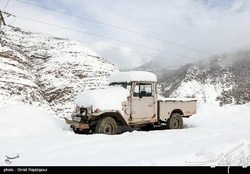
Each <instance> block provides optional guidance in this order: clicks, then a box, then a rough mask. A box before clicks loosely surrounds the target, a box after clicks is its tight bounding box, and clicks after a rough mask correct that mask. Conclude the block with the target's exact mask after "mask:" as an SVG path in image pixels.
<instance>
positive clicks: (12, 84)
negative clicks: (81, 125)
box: [0, 27, 118, 116]
mask: <svg viewBox="0 0 250 174" xmlns="http://www.w3.org/2000/svg"><path fill="white" fill-rule="evenodd" d="M0 41H1V47H0V88H1V92H0V98H1V101H0V105H2V106H3V105H13V104H22V103H26V104H32V105H37V106H41V107H43V108H45V109H47V110H50V111H51V112H55V113H57V114H58V115H60V116H65V115H67V116H68V115H69V114H70V112H71V111H72V109H73V100H74V97H75V95H76V94H77V93H79V92H81V91H83V90H85V89H95V88H102V87H103V86H105V85H107V82H108V80H107V77H108V76H109V75H111V74H114V73H117V72H118V69H117V68H116V67H114V65H112V64H111V63H109V62H108V61H107V60H106V59H104V58H102V57H100V56H99V55H98V54H96V53H94V52H93V51H91V50H89V49H87V48H86V47H84V46H82V45H81V44H80V43H77V42H73V41H70V40H67V39H62V38H57V37H53V36H49V35H46V34H41V33H32V32H27V31H22V30H21V29H19V28H14V27H7V28H4V31H2V32H1V40H0Z"/></svg>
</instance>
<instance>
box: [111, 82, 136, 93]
mask: <svg viewBox="0 0 250 174" xmlns="http://www.w3.org/2000/svg"><path fill="white" fill-rule="evenodd" d="M109 86H117V87H123V88H125V89H128V90H129V91H130V89H131V83H127V82H113V83H110V84H109Z"/></svg>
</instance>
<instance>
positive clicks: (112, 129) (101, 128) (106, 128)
mask: <svg viewBox="0 0 250 174" xmlns="http://www.w3.org/2000/svg"><path fill="white" fill-rule="evenodd" d="M95 132H96V133H102V134H107V135H114V134H117V123H116V121H115V120H114V119H113V118H112V117H104V118H102V119H100V120H99V121H98V122H97V125H96V128H95Z"/></svg>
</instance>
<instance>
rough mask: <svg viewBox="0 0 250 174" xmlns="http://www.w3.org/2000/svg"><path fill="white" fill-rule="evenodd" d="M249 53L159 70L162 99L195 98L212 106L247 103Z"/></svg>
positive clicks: (249, 79)
mask: <svg viewBox="0 0 250 174" xmlns="http://www.w3.org/2000/svg"><path fill="white" fill-rule="evenodd" d="M249 74H250V50H247V49H246V50H239V51H236V52H233V53H228V54H224V55H222V56H220V57H218V56H215V57H212V58H210V59H208V60H206V61H203V62H200V63H196V64H187V65H185V66H182V67H180V68H178V69H175V70H172V71H171V70H169V69H168V70H166V71H165V72H164V71H162V72H161V75H160V76H159V82H160V89H161V92H162V94H163V95H164V96H165V97H195V98H197V99H198V101H199V103H207V104H213V105H217V106H218V105H220V106H222V105H225V104H244V103H247V102H249V101H250V76H249Z"/></svg>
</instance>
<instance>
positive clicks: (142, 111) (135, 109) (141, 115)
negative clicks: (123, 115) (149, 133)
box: [131, 82, 156, 123]
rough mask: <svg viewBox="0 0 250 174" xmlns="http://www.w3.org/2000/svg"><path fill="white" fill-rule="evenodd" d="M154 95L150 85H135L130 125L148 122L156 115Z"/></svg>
mask: <svg viewBox="0 0 250 174" xmlns="http://www.w3.org/2000/svg"><path fill="white" fill-rule="evenodd" d="M154 94H155V92H154V85H153V84H152V83H141V82H140V83H136V84H135V86H134V89H133V96H132V101H131V115H132V121H131V122H132V123H138V122H144V121H145V122H148V121H150V120H151V119H152V117H153V116H154V115H155V113H156V103H155V96H154Z"/></svg>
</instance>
